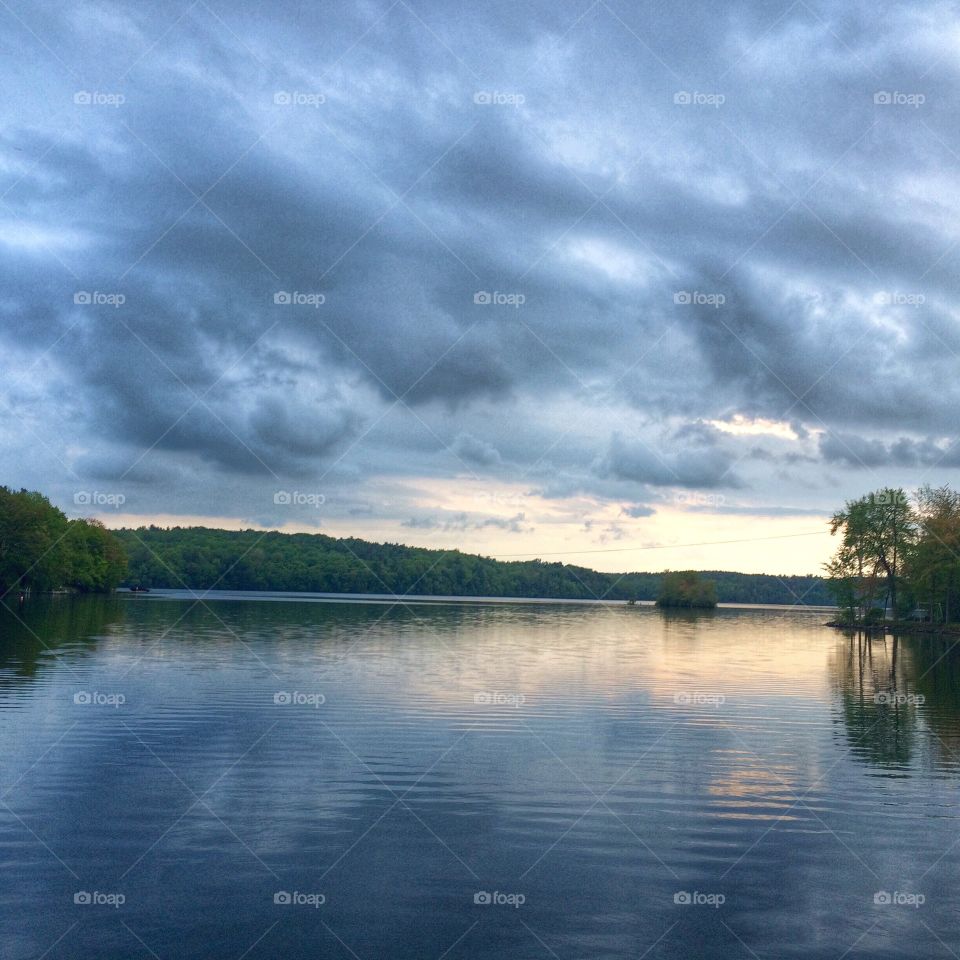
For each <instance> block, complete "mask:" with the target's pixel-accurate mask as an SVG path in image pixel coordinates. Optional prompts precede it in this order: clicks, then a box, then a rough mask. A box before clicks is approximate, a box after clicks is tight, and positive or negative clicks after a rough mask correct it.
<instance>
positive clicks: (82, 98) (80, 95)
mask: <svg viewBox="0 0 960 960" xmlns="http://www.w3.org/2000/svg"><path fill="white" fill-rule="evenodd" d="M73 102H74V103H78V104H81V105H83V106H86V105H87V104H90V103H93V97H92V96H91V94H90V91H89V90H78V91H77V92H76V93H75V94H74V95H73Z"/></svg>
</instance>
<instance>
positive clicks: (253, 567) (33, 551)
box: [0, 487, 833, 605]
mask: <svg viewBox="0 0 960 960" xmlns="http://www.w3.org/2000/svg"><path fill="white" fill-rule="evenodd" d="M684 576H686V577H687V578H688V579H689V576H690V575H689V574H685V575H684ZM700 576H701V577H702V578H703V580H704V582H706V581H708V580H709V581H711V582H712V584H714V585H715V588H716V594H715V595H716V599H718V600H719V601H720V602H726V603H777V604H821V605H822V604H829V603H832V602H833V601H832V599H831V594H830V592H829V591H828V589H827V582H826V581H825V580H824V578H822V577H816V576H776V575H768V574H744V573H731V572H728V571H704V572H702V573H701V575H700ZM665 578H667V579H665ZM679 582H680V581H679V580H678V579H677V575H674V576H673V578H672V579H671V578H670V576H669V571H666V572H664V573H637V572H634V573H622V574H621V573H602V572H599V571H596V570H591V569H589V568H587V567H581V566H576V565H572V564H565V563H548V562H545V561H543V560H520V561H500V560H494V559H492V558H490V557H483V556H478V555H475V554H469V553H462V552H461V551H459V550H431V549H426V548H422V547H408V546H403V545H402V544H398V543H371V542H369V541H366V540H359V539H356V538H353V537H345V538H334V537H329V536H326V535H324V534H313V533H279V532H277V531H263V530H239V531H232V530H218V529H211V528H208V527H171V528H161V527H157V526H148V527H139V528H137V529H120V530H108V529H107V528H106V527H104V526H103V524H102V523H100V522H99V521H97V520H85V519H77V520H69V519H68V518H67V517H66V516H65V515H64V513H63V512H62V511H61V510H59V509H58V508H56V507H55V506H53V505H52V504H51V503H50V501H49V500H48V499H47V498H46V497H45V496H43V495H42V494H40V493H37V492H31V491H27V490H20V491H13V490H10V489H9V488H7V487H0V595H8V594H17V595H19V594H21V593H23V594H30V593H40V592H50V591H58V590H67V591H74V592H83V593H89V592H107V591H110V590H112V589H113V588H114V587H117V586H135V587H147V588H152V587H156V588H171V589H190V590H213V589H217V590H274V591H282V592H294V591H308V592H316V593H355V594H367V593H375V594H398V595H401V594H421V595H434V596H467V597H481V596H485V597H548V598H550V597H552V598H558V599H571V600H604V599H606V600H655V599H657V598H658V597H661V596H663V595H664V590H663V589H662V588H663V587H664V585H665V584H666V586H667V587H669V589H671V590H672V589H674V588H675V587H676V585H677V584H678V583H679ZM671 585H672V586H671ZM683 589H686V588H683ZM709 590H710V591H711V592H710V594H709V597H708V598H707V599H708V600H709V599H711V598H712V597H713V596H714V594H713V592H712V590H713V587H710V588H709ZM688 600H689V597H684V596H682V595H681V600H680V602H681V603H682V605H689V603H688Z"/></svg>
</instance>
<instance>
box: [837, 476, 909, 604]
mask: <svg viewBox="0 0 960 960" xmlns="http://www.w3.org/2000/svg"><path fill="white" fill-rule="evenodd" d="M830 532H831V533H832V534H834V535H836V534H838V533H839V534H840V535H841V537H840V543H839V545H838V547H837V551H836V553H835V554H834V556H833V559H832V560H830V562H829V563H828V564H826V570H827V574H828V576H829V577H830V580H831V583H832V584H833V585H834V589H835V592H836V596H837V599H838V602H839V603H840V604H841V606H844V607H848V608H849V610H850V611H851V612H853V613H854V614H855V618H857V619H864V618H867V617H869V616H870V615H871V612H872V611H873V610H874V609H877V608H879V607H880V604H881V602H882V603H883V606H884V607H886V605H887V602H888V601H889V604H890V607H891V608H892V609H893V610H894V615H896V614H897V612H898V611H899V606H898V587H899V585H900V582H901V580H902V579H903V572H904V567H905V564H906V559H907V557H908V556H909V554H910V551H911V549H912V548H913V546H914V543H915V539H916V533H917V525H916V514H915V512H914V510H913V508H912V507H911V506H910V503H909V500H908V498H907V495H906V494H905V493H904V492H903V490H900V489H893V488H890V487H887V488H885V489H883V490H877V491H875V492H873V493H870V494H867V496H865V497H861V498H860V499H859V500H848V501H847V503H846V505H845V507H844V509H843V510H839V511H838V512H837V513H835V514H834V515H833V518H832V519H831V521H830Z"/></svg>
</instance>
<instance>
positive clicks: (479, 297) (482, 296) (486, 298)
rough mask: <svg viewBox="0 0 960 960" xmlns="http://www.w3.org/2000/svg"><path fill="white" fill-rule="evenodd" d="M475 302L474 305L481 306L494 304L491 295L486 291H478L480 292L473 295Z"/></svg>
mask: <svg viewBox="0 0 960 960" xmlns="http://www.w3.org/2000/svg"><path fill="white" fill-rule="evenodd" d="M473 302H474V303H479V304H487V303H492V302H493V297H492V296H490V294H489V293H487V291H486V290H478V291H477V292H476V293H475V294H474V295H473Z"/></svg>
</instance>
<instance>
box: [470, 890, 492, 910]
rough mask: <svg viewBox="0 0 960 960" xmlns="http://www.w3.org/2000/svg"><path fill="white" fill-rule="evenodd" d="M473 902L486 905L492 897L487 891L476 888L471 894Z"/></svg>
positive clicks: (490, 901)
mask: <svg viewBox="0 0 960 960" xmlns="http://www.w3.org/2000/svg"><path fill="white" fill-rule="evenodd" d="M473 902H474V903H477V904H481V905H483V906H487V905H489V904H491V903H493V897H491V896H490V894H489V893H487V891H486V890H478V891H477V892H476V893H475V894H474V895H473Z"/></svg>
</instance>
